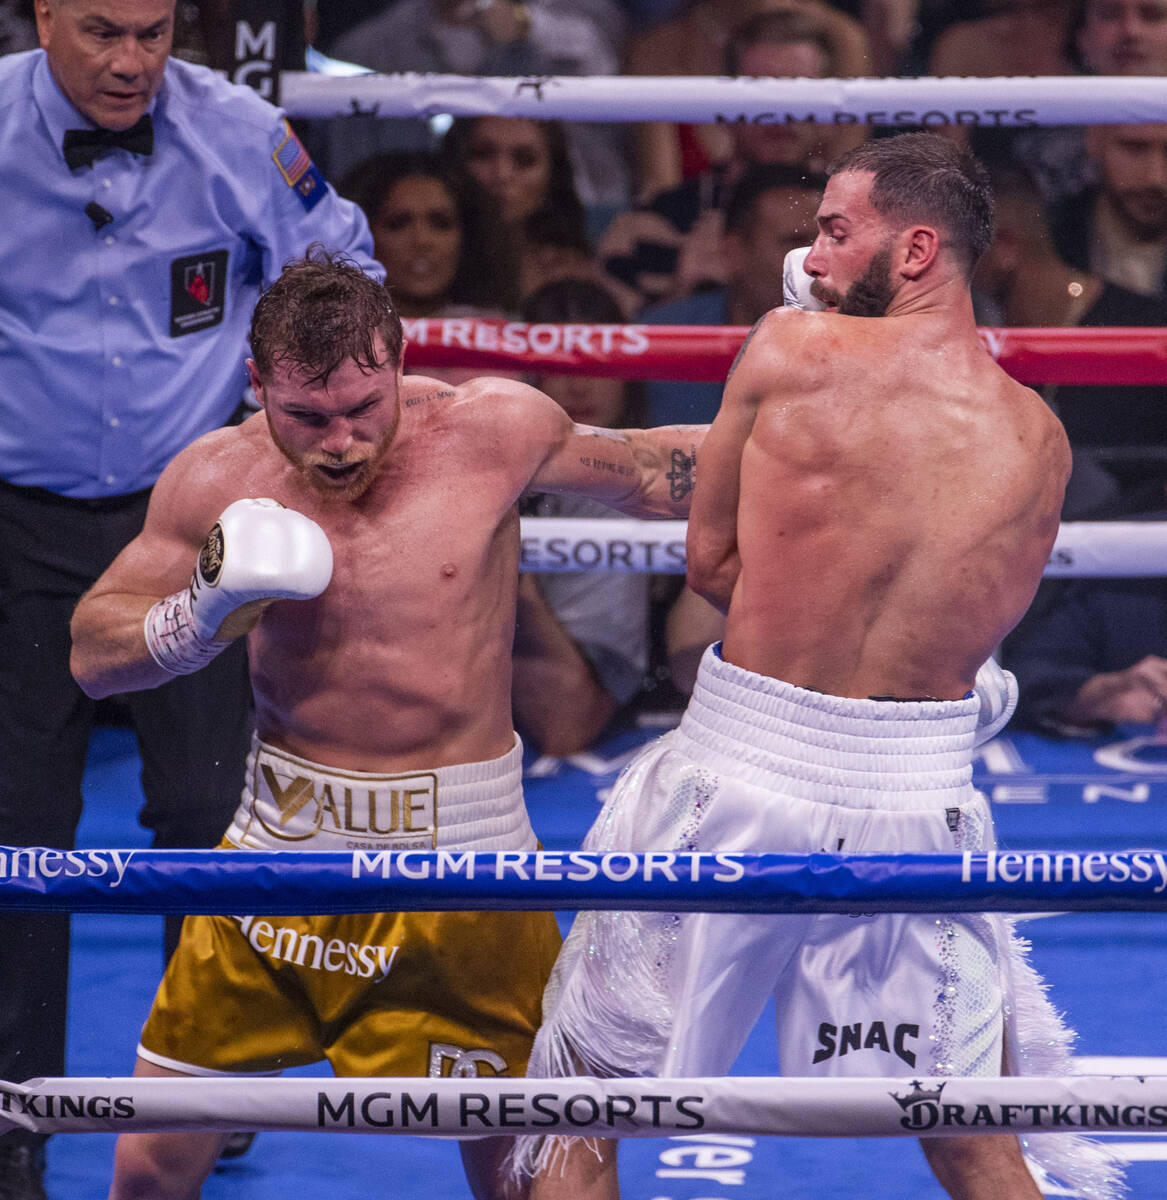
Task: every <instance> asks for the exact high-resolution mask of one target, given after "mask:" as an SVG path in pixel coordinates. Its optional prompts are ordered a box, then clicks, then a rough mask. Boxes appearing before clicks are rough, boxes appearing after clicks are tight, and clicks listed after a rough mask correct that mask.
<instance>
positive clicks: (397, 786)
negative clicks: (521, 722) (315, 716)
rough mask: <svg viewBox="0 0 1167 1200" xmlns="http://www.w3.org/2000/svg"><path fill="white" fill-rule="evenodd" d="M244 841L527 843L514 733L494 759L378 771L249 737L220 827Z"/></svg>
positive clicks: (354, 846) (435, 845)
mask: <svg viewBox="0 0 1167 1200" xmlns="http://www.w3.org/2000/svg"><path fill="white" fill-rule="evenodd" d="M227 840H228V841H229V842H231V844H232V845H235V846H238V847H240V848H242V849H247V850H259V849H262V850H437V849H446V848H449V849H461V850H533V849H535V846H536V842H535V834H534V831H533V830H532V829H531V822H530V820H529V819H528V817H527V808H526V805H525V803H524V802H523V747H522V743H521V742H520V741H519V739H518V737H517V736H516V737H515V744H514V746H513V747H512V748H511V749H510V750H509V751H508V752H507V753H506V754H504V755H502V756H501V757H500V758H493V759H489V760H487V761H485V762H473V763H458V764H456V765H454V766H447V767H435V768H433V769H432V770H428V771H408V772H405V773H403V774H398V775H380V774H373V773H370V772H366V771H342V770H340V769H338V768H336V767H326V766H323V765H321V764H320V763H314V762H311V761H309V760H308V759H305V758H299V757H298V756H297V755H295V754H289V753H288V752H287V751H286V750H281V749H278V748H277V747H275V746H271V745H269V744H268V743H266V742H261V741H260V740H259V738H258V737H254V736H253V738H252V744H251V753H250V754H249V755H248V756H247V776H246V779H245V782H244V787H243V797H242V799H241V801H240V803H239V807H238V809H237V810H236V812H235V817H234V819H233V820H232V822H231V826H230V828H229V829H228V830H227Z"/></svg>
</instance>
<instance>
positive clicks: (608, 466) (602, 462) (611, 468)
mask: <svg viewBox="0 0 1167 1200" xmlns="http://www.w3.org/2000/svg"><path fill="white" fill-rule="evenodd" d="M579 461H580V463H581V464H582V465H583V466H585V467H591V468H592V469H593V470H594V471H605V472H607V473H608V474H611V475H635V474H636V469H635V467H629V466H625V465H624V464H623V463H618V462H612V461H611V459H606V458H593V457H588V456H587V455H584V454H581V455H580V457H579Z"/></svg>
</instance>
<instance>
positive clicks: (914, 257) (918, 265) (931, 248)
mask: <svg viewBox="0 0 1167 1200" xmlns="http://www.w3.org/2000/svg"><path fill="white" fill-rule="evenodd" d="M900 245H901V247H902V253H901V259H900V274H901V275H903V276H904V278H905V279H919V277H920V276H921V275H922V274H923V273H924V272H925V271H926V270H927V269H928V268H929V267H930V266H932V264H933V263H934V262H935V261H936V257H937V255H938V254H939V253H940V235H939V234H938V233H937V232H936V230H935V229H934V228H933V227H932V226H931V225H912V226H909V228H907V229H905V230H904V232H903V234H902V235H901V237H900Z"/></svg>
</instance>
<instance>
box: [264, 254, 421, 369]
mask: <svg viewBox="0 0 1167 1200" xmlns="http://www.w3.org/2000/svg"><path fill="white" fill-rule="evenodd" d="M378 334H380V336H381V341H382V343H383V344H384V347H385V354H386V359H385V360H384V361H383V360H382V359H380V358H379V357H378V355H377V346H376V338H377V335H378ZM403 343H404V335H403V333H402V329H401V318H400V317H399V316H398V315H397V313H396V312H395V311H394V309H393V304H392V301H391V300H390V299H389V293H388V292H387V291H386V290H385V287H384V285H383V284H381V283H378V282H377V280H375V279H374V278H372V276H370V275H366V274H365V272H364V271H362V270H361V268H360V267H359V266H358V265H357V264H356V263H355V262H354V261H353V260H352V259H351V258H349V257H348V256H347V255H346V254H343V253H341V252H339V251H330V250H326V249H325V248H324V246H322V245H321V244H320V243H319V242H314V243H313V244H312V245H311V246H309V247H308V250H307V253H306V254H305V255H304V257H303V258H296V259H292V260H291V261H290V262H288V263H285V264H284V269H283V271H282V273H281V274H280V277H279V278H278V279H277V280H276V281H275V283H273V284H272V285H271V287H269V288H268V289H267V291H265V292H264V293H263V295H262V296H260V298H259V301H258V303H257V304H256V306H255V311H254V312H253V313H252V314H251V354H252V357H253V358H254V359H255V366H256V369H257V370H258V371H259V374H260V378H262V379H270V378H271V374H272V371H273V369H274V368H275V367H276V366H277V365H279V366H284V367H288V368H290V369H291V370H292V371H293V372H295V373H296V374H299V375H302V376H303V377H304V378H305V379H307V380H308V381H309V382H311V383H320V384H325V385H326V384H327V383H328V377H329V376H330V375H331V374H332V372H333V371H335V370H336V368H337V367H339V366H340V364H341V363H343V362H345V361H347V360H349V359H351V360H352V361H353V362H355V363H356V364H357V366H358V367H360V368H361V370H362V371H373V370H376V369H377V368H378V367H380V366H383V365H384V362H386V361H387V362H388V363H389V365H391V366H393V367H396V366H397V364H398V363H399V362H400V361H401V350H402V346H403Z"/></svg>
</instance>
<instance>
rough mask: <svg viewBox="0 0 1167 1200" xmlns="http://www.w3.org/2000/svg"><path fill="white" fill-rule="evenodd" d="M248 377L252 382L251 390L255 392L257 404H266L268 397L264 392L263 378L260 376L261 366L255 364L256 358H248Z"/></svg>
mask: <svg viewBox="0 0 1167 1200" xmlns="http://www.w3.org/2000/svg"><path fill="white" fill-rule="evenodd" d="M247 378H248V380H249V381H250V383H251V390H252V391H253V392H254V393H255V400H256V403H257V404H266V397H265V396H264V394H263V380H262V379H260V377H259V368H258V367H256V365H255V359H254V358H249V359H248V360H247Z"/></svg>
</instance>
